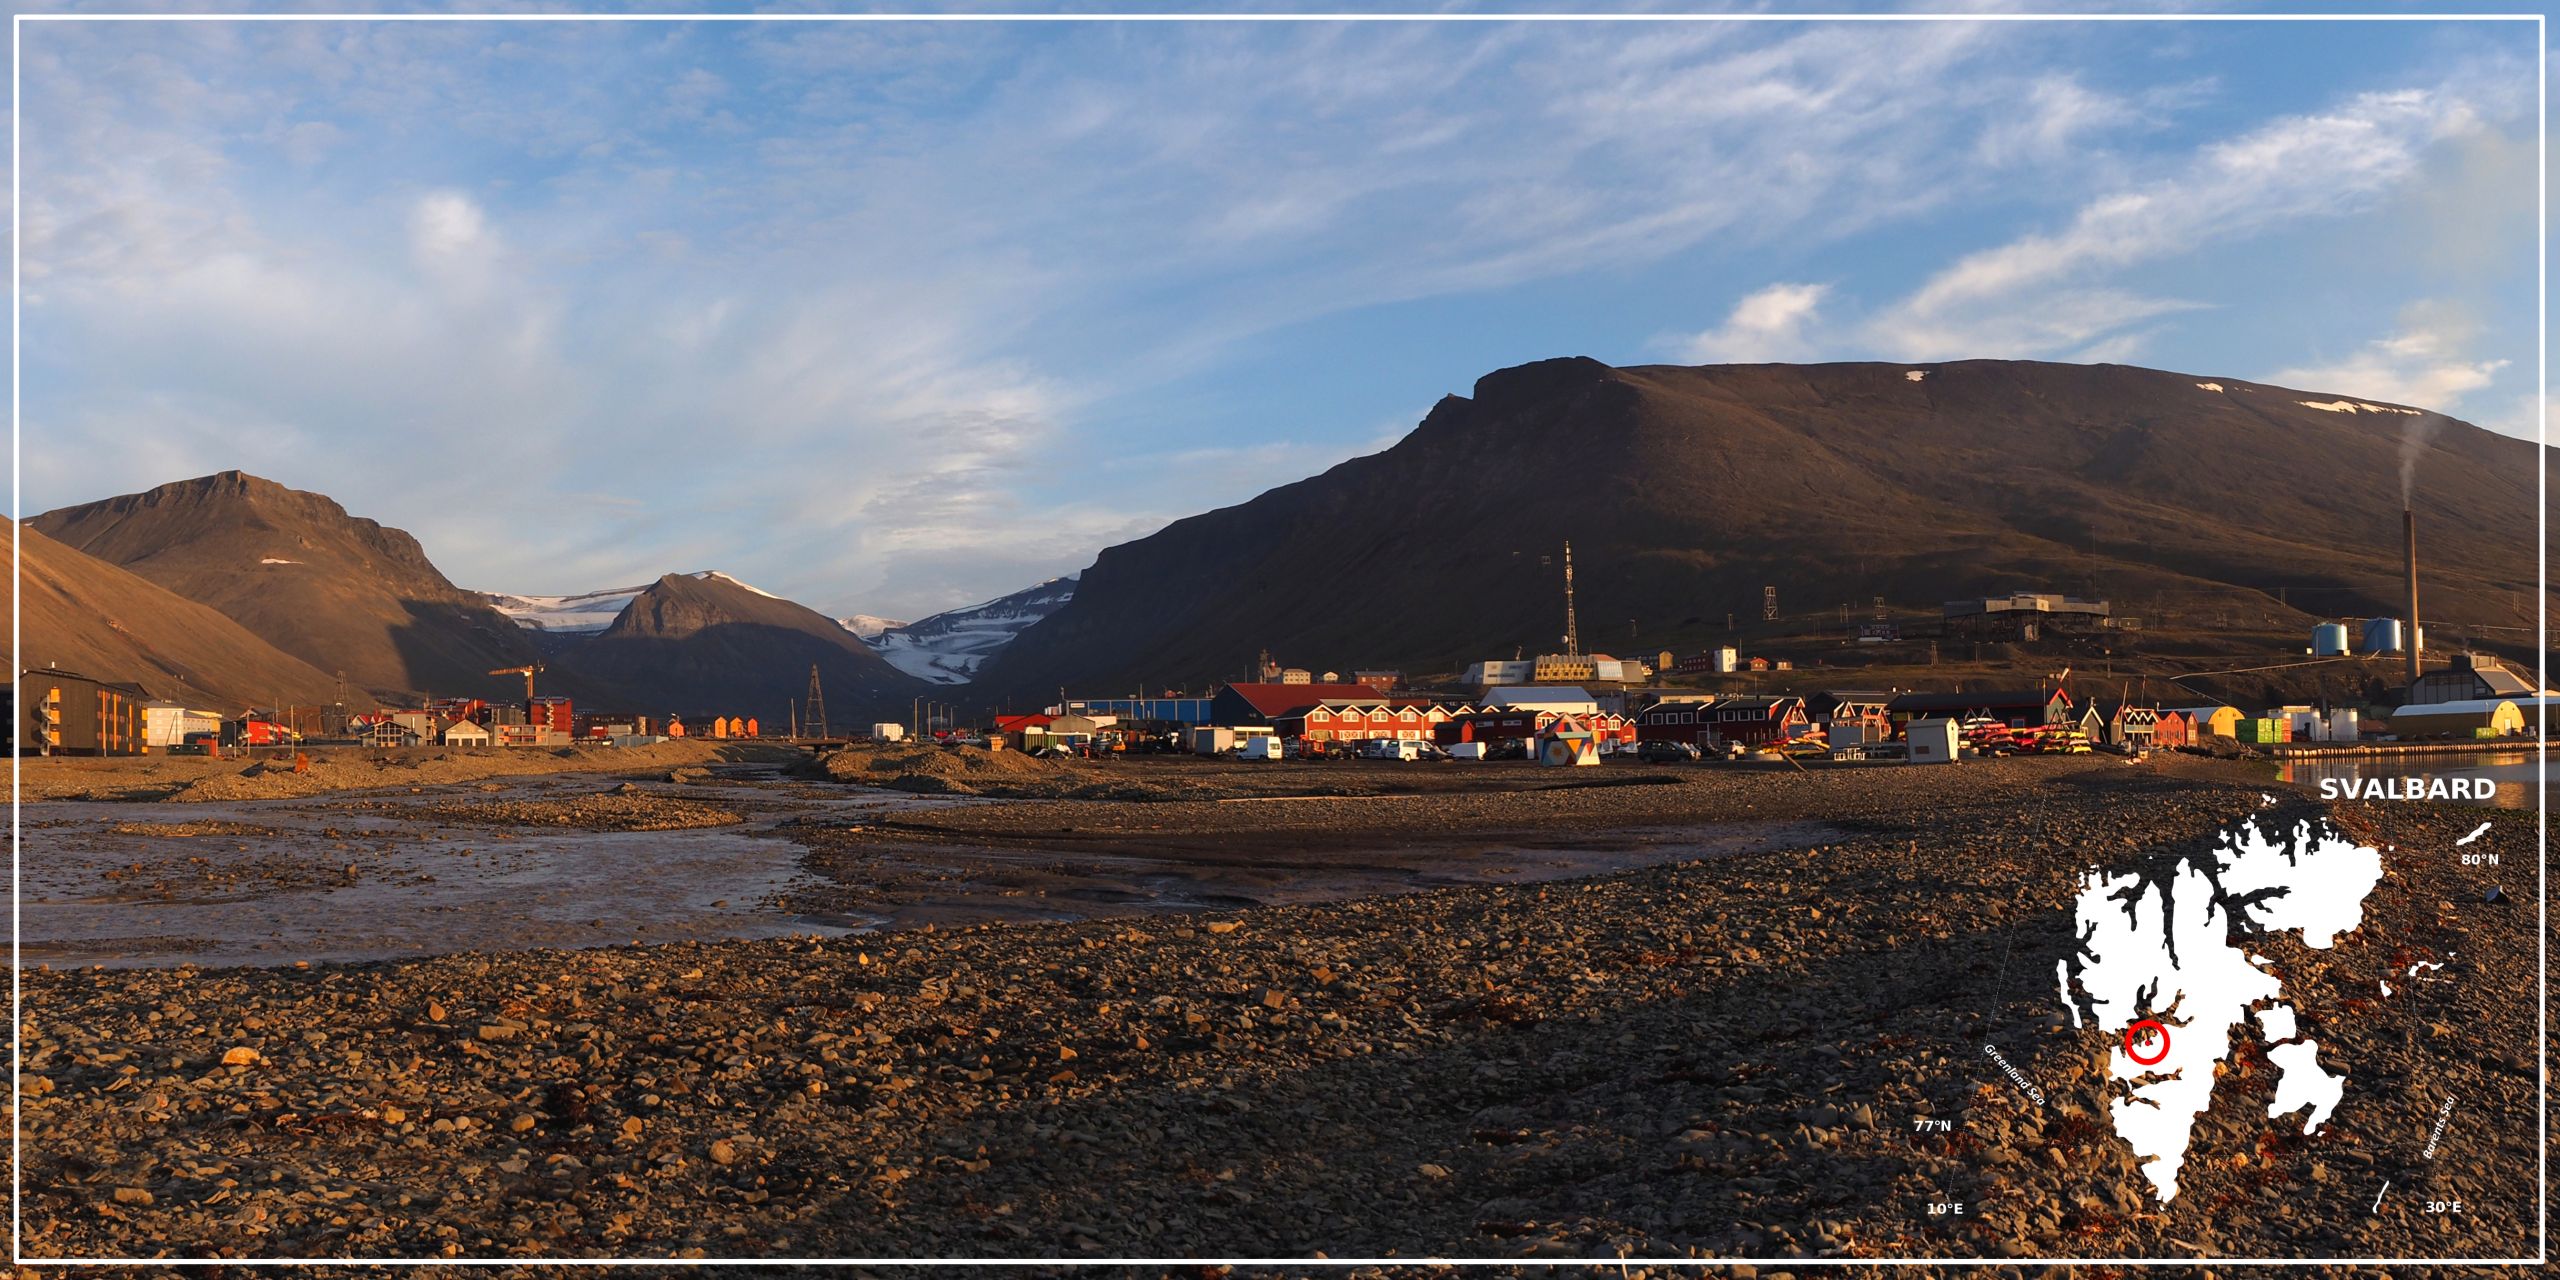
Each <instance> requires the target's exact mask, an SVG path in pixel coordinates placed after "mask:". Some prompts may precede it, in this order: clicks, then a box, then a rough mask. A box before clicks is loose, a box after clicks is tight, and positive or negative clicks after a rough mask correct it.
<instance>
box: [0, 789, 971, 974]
mask: <svg viewBox="0 0 2560 1280" xmlns="http://www.w3.org/2000/svg"><path fill="white" fill-rule="evenodd" d="M938 803H947V802H941V801H934V800H929V799H925V798H921V797H903V796H901V797H890V798H878V797H866V798H861V799H847V798H844V797H842V796H841V795H837V796H834V797H828V798H818V799H809V798H801V797H798V796H796V795H795V794H794V791H793V789H792V788H791V787H789V786H787V785H784V784H781V783H779V782H778V780H777V779H776V777H775V775H774V774H773V773H772V771H771V770H770V769H762V768H754V767H748V768H741V769H736V770H733V771H732V773H731V775H730V778H729V779H728V782H727V785H721V784H718V783H713V784H709V785H688V784H674V783H665V782H657V783H637V782H628V781H614V780H611V779H597V778H592V777H585V776H571V777H538V778H531V779H523V778H511V779H507V780H505V781H501V782H479V783H471V784H453V785H446V786H439V787H418V788H403V789H400V790H398V791H396V792H356V793H347V794H342V795H333V796H326V797H297V798H290V799H280V800H245V801H229V802H203V803H185V802H137V803H123V802H113V801H81V802H68V803H62V802H57V803H38V804H30V805H28V806H27V807H26V809H25V811H24V814H23V822H24V825H25V845H24V850H23V862H22V890H23V892H22V897H21V898H20V901H19V912H20V922H21V925H22V927H23V929H24V931H25V932H24V935H23V938H22V942H21V945H22V948H23V953H24V955H25V956H26V958H27V960H28V961H29V962H30V963H36V964H56V965H63V964H110V965H130V964H147V965H169V964H179V963H193V964H205V965H220V964H287V963H293V962H297V961H320V960H355V959H375V958H385V957H393V956H417V955H434V954H441V953H446V952H452V951H465V950H494V949H501V948H509V947H584V946H597V945H602V944H606V943H612V942H622V943H629V942H633V941H671V940H676V939H695V938H755V937H775V936H781V935H786V934H808V933H819V934H824V933H836V932H843V931H845V930H847V929H851V928H859V927H866V926H868V925H870V924H872V923H874V922H873V921H872V920H870V919H868V918H854V919H844V918H834V917H829V918H809V917H803V916H799V915H795V914H789V913H782V912H777V911H776V910H775V909H774V907H773V902H774V899H775V898H776V897H777V896H778V895H779V894H781V893H782V892H783V891H784V890H785V889H787V888H788V887H790V886H791V885H793V884H795V883H798V882H800V881H802V880H804V879H805V878H806V875H805V873H804V872H803V871H802V870H801V869H800V866H799V862H800V853H801V851H800V849H799V847H798V846H797V845H795V844H793V843H792V842H791V841H789V840H788V839H784V838H781V837H778V836H776V835H775V834H774V827H775V825H776V824H777V823H778V822H781V821H785V820H787V819H789V818H790V817H792V816H795V815H796V814H798V813H802V812H806V811H808V810H811V809H815V808H819V807H823V806H827V805H832V806H833V807H835V808H838V809H841V810H847V811H857V812H876V811H878V810H880V809H882V808H886V807H924V806H931V805H934V804H938Z"/></svg>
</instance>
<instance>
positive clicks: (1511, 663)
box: [1458, 653, 1653, 689]
mask: <svg viewBox="0 0 2560 1280" xmlns="http://www.w3.org/2000/svg"><path fill="white" fill-rule="evenodd" d="M1652 674H1653V669H1652V668H1651V667H1648V666H1646V665H1645V664H1644V663H1643V662H1641V661H1638V660H1636V659H1633V658H1613V657H1610V656H1609V655H1608V654H1605V653H1546V654H1540V655H1538V656H1537V657H1536V658H1521V659H1509V660H1505V659H1487V660H1486V661H1483V662H1477V663H1470V664H1469V665H1468V667H1467V669H1466V670H1465V671H1464V672H1462V673H1460V674H1459V676H1458V683H1460V684H1463V685H1466V686H1467V687H1469V688H1473V689H1490V688H1494V687H1497V686H1505V685H1512V686H1516V685H1531V684H1642V683H1644V681H1645V680H1646V678H1648V677H1650V676H1651V675H1652Z"/></svg>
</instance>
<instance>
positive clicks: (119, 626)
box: [0, 527, 353, 713]
mask: <svg viewBox="0 0 2560 1280" xmlns="http://www.w3.org/2000/svg"><path fill="white" fill-rule="evenodd" d="M17 536H18V555H19V569H20V573H21V577H20V580H19V582H18V584H17V585H18V586H20V587H23V589H24V594H23V595H22V596H20V598H19V605H20V608H21V610H22V612H21V615H20V618H19V623H20V627H21V636H22V639H23V641H24V647H23V649H22V650H21V652H20V654H19V656H20V657H21V658H22V659H23V660H24V665H26V666H29V667H45V666H52V667H60V668H62V669H64V670H66V671H76V672H78V673H80V674H81V675H85V676H92V677H95V678H97V679H100V680H109V681H130V682H132V683H135V684H139V685H141V686H142V687H143V688H145V689H147V690H149V691H150V692H151V695H152V696H153V697H155V698H161V699H166V700H168V701H171V702H185V703H188V704H190V705H193V706H195V707H197V708H199V709H201V710H206V711H221V712H225V713H232V712H238V711H240V710H242V709H243V708H246V707H249V706H253V705H254V706H278V705H284V706H296V705H299V706H323V705H326V704H328V703H330V702H334V701H337V700H338V689H337V680H336V678H335V677H333V676H331V675H329V674H328V673H327V672H324V671H321V670H320V669H318V668H316V667H313V666H312V665H311V664H309V663H307V662H304V661H302V660H301V659H300V658H296V657H294V656H293V655H291V654H289V653H286V652H284V651H283V650H281V649H278V648H276V647H275V646H274V645H271V644H268V643H267V642H266V641H264V640H262V639H259V638H258V637H257V636H255V635H253V634H251V633H250V631H249V630H248V628H246V627H243V626H241V625H240V624H239V623H237V622H234V621H232V620H231V619H230V618H228V617H225V616H223V615H222V614H220V613H218V612H215V611H214V610H213V609H210V608H207V607H206V606H204V605H201V604H197V603H196V602H194V601H192V600H187V599H183V598H181V597H179V596H177V595H175V594H173V593H172V592H170V591H168V590H166V589H164V588H162V587H160V586H157V585H155V584H153V583H151V582H148V581H146V580H144V579H142V578H140V577H137V576H135V575H134V574H131V573H127V572H125V571H124V570H122V569H119V568H117V567H116V566H114V565H111V564H108V563H106V562H104V561H101V560H98V559H96V558H94V557H91V556H86V555H82V554H81V553H79V552H77V551H74V550H72V549H71V548H69V547H66V546H64V545H62V544H61V543H59V542H56V541H54V540H53V539H51V538H48V537H46V536H44V535H43V534H41V533H38V532H36V531H34V530H32V529H28V528H24V527H20V528H19V529H18V530H17ZM6 607H7V592H6V590H0V608H6ZM350 696H353V695H350Z"/></svg>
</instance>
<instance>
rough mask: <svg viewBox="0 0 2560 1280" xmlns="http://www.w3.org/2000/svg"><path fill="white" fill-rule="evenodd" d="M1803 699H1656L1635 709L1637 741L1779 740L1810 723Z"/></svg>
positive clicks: (1707, 743)
mask: <svg viewBox="0 0 2560 1280" xmlns="http://www.w3.org/2000/svg"><path fill="white" fill-rule="evenodd" d="M1811 723H1812V722H1811V721H1810V720H1808V719H1807V718H1806V716H1805V710H1804V699H1802V698H1799V697H1796V696H1795V695H1793V694H1774V695H1770V696H1767V697H1757V698H1719V699H1717V700H1716V701H1714V702H1657V703H1655V704H1654V705H1652V706H1650V707H1647V708H1645V709H1644V710H1642V711H1640V712H1637V713H1636V719H1635V731H1636V739H1637V740H1638V741H1640V742H1686V743H1691V744H1694V745H1696V746H1701V747H1720V746H1723V745H1724V744H1726V743H1729V742H1739V743H1743V744H1746V745H1751V746H1757V745H1761V744H1764V743H1773V742H1785V741H1787V740H1788V739H1790V738H1793V737H1795V736H1796V735H1797V734H1800V733H1803V732H1804V731H1805V730H1806V729H1807V728H1808V727H1810V725H1811Z"/></svg>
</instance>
